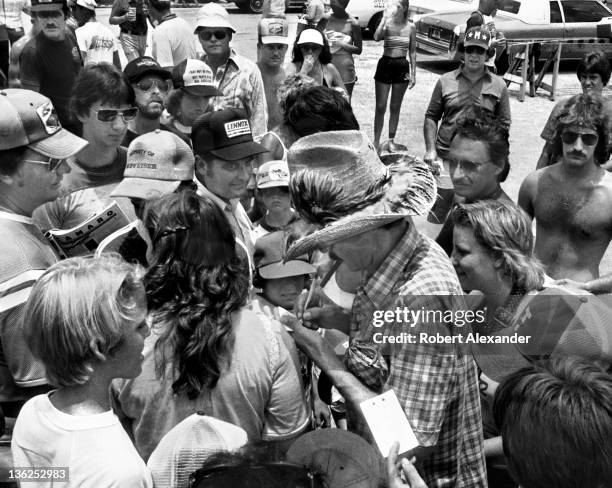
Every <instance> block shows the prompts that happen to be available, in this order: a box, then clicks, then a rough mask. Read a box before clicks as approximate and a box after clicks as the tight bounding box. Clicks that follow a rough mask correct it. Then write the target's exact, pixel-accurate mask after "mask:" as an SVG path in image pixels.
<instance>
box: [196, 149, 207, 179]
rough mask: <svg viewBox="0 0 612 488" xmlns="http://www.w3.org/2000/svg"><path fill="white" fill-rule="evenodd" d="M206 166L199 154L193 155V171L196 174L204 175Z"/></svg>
mask: <svg viewBox="0 0 612 488" xmlns="http://www.w3.org/2000/svg"><path fill="white" fill-rule="evenodd" d="M206 168H207V164H206V161H204V158H203V157H202V156H200V155H199V154H196V155H195V170H196V173H200V174H202V175H203V174H205V173H206Z"/></svg>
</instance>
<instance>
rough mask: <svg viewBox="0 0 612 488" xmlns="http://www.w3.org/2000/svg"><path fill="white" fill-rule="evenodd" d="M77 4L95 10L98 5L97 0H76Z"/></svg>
mask: <svg viewBox="0 0 612 488" xmlns="http://www.w3.org/2000/svg"><path fill="white" fill-rule="evenodd" d="M76 4H77V5H80V6H81V7H83V8H86V9H88V10H95V9H96V7H97V6H98V4H97V3H96V2H95V0H76Z"/></svg>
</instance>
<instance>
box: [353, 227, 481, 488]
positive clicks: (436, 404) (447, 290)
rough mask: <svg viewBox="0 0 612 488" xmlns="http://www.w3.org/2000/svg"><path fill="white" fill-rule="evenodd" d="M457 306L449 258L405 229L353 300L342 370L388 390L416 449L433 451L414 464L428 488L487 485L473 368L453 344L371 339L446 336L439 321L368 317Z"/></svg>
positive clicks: (357, 425)
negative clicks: (403, 415)
mask: <svg viewBox="0 0 612 488" xmlns="http://www.w3.org/2000/svg"><path fill="white" fill-rule="evenodd" d="M462 304H463V305H464V301H463V297H462V291H461V286H460V285H459V282H458V279H457V275H456V274H455V271H454V269H453V267H452V265H451V263H450V261H449V260H448V258H447V257H446V255H445V254H444V252H443V251H442V250H441V249H440V248H439V247H438V246H437V245H436V244H435V243H434V242H433V241H432V240H431V239H429V238H427V237H424V236H422V235H421V234H419V233H418V232H417V231H416V230H415V229H414V228H413V227H412V226H411V227H410V228H409V229H408V230H407V231H406V234H405V235H404V236H403V237H402V239H401V240H400V242H399V243H398V244H397V246H396V247H395V248H394V249H393V250H392V251H391V253H390V254H389V255H388V256H387V257H386V258H385V261H384V262H383V263H382V265H381V266H380V268H379V269H378V270H377V271H376V273H375V274H374V275H372V277H371V278H370V279H369V280H368V282H367V283H366V284H365V286H362V287H360V288H359V290H358V292H357V295H356V297H355V301H354V303H353V309H352V319H351V331H350V345H349V350H348V352H347V356H346V362H347V366H348V367H349V369H350V370H351V372H353V374H355V375H356V376H357V377H358V378H359V379H360V380H361V381H362V382H363V383H364V384H366V386H369V387H370V388H371V389H374V390H375V391H378V392H382V391H384V390H388V389H393V390H394V391H395V393H396V395H397V397H398V399H399V401H400V404H401V405H402V407H403V408H404V411H405V413H406V417H407V418H408V421H409V422H410V425H411V426H412V429H413V430H414V433H415V435H416V436H417V439H418V440H419V444H420V445H421V446H434V452H433V454H432V455H431V457H429V458H428V459H426V460H425V461H424V462H423V463H422V465H421V466H419V471H420V473H421V474H422V476H423V478H424V480H425V483H426V484H427V486H429V487H430V488H432V487H450V486H452V487H456V488H460V487H461V488H463V487H465V488H467V487H470V488H472V487H486V486H487V483H486V474H485V463H484V450H483V434H482V417H481V412H480V402H479V393H478V380H477V376H476V366H475V364H474V361H473V359H472V357H471V356H470V355H469V354H464V353H463V351H461V350H460V348H459V347H458V346H457V345H454V344H429V343H426V342H425V341H418V340H417V341H416V342H415V343H401V344H388V345H386V346H383V345H382V344H380V341H379V340H376V336H375V335H376V334H377V333H380V334H382V335H383V336H391V335H393V336H400V335H401V334H402V333H413V334H417V335H419V334H420V333H425V334H428V335H429V336H432V335H436V333H440V334H443V335H448V333H449V329H451V328H452V326H449V324H448V323H446V322H442V321H440V319H429V320H427V321H425V320H422V319H421V320H417V321H416V322H414V323H410V322H408V321H406V320H405V319H403V318H402V317H401V316H397V315H396V316H394V318H393V319H392V320H391V321H387V322H386V323H385V324H384V325H382V326H380V324H379V323H377V322H376V321H375V320H373V319H374V317H375V315H374V314H375V313H379V312H381V311H383V312H384V311H397V310H398V308H399V310H413V311H418V310H421V311H425V312H426V311H430V312H435V311H438V312H441V313H445V312H448V311H453V310H459V309H461V307H462ZM436 320H438V321H436ZM368 359H369V361H368ZM350 414H351V412H350V411H349V420H350V421H351V425H350V428H351V430H353V431H356V432H357V433H359V434H361V435H363V434H364V433H365V432H366V428H365V426H364V425H363V424H360V423H359V422H355V423H353V415H354V414H353V415H350Z"/></svg>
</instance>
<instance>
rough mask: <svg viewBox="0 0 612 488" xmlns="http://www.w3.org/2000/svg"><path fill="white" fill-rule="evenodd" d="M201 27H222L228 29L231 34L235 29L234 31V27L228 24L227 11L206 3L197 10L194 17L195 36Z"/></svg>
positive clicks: (219, 6)
mask: <svg viewBox="0 0 612 488" xmlns="http://www.w3.org/2000/svg"><path fill="white" fill-rule="evenodd" d="M201 27H221V28H223V27H224V28H226V29H230V30H231V31H232V32H236V29H234V26H233V25H232V23H231V22H230V19H229V13H227V10H225V9H224V8H223V7H222V6H221V5H218V4H216V3H207V4H206V5H204V6H203V7H202V8H201V9H200V10H198V14H197V16H196V28H195V33H196V34H197V32H198V29H200V28H201Z"/></svg>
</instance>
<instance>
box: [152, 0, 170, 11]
mask: <svg viewBox="0 0 612 488" xmlns="http://www.w3.org/2000/svg"><path fill="white" fill-rule="evenodd" d="M149 5H151V6H152V7H153V8H154V9H155V10H157V11H159V12H165V11H166V10H170V2H165V1H163V0H162V1H160V0H149Z"/></svg>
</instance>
